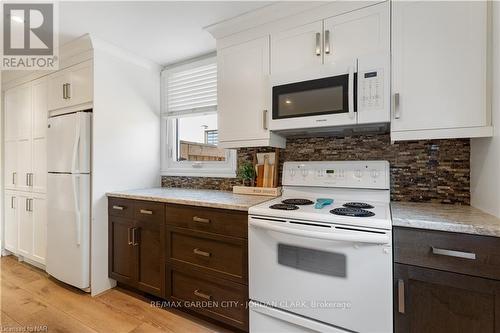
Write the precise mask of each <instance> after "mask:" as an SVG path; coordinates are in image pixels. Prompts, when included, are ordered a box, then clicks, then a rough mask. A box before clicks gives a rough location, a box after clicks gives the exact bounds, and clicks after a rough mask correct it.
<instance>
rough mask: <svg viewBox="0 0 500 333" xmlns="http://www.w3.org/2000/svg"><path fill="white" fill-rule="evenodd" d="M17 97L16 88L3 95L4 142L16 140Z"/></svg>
mask: <svg viewBox="0 0 500 333" xmlns="http://www.w3.org/2000/svg"><path fill="white" fill-rule="evenodd" d="M18 96H19V94H18V90H17V89H16V88H13V89H9V90H7V91H5V95H4V121H5V127H4V128H5V136H4V138H5V141H11V140H17V118H18V117H17V103H18Z"/></svg>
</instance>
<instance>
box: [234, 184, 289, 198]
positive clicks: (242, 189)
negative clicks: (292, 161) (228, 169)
mask: <svg viewBox="0 0 500 333" xmlns="http://www.w3.org/2000/svg"><path fill="white" fill-rule="evenodd" d="M233 193H235V194H250V195H265V196H268V197H279V196H280V195H281V186H280V187H251V186H233Z"/></svg>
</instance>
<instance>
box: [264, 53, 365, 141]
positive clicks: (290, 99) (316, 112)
mask: <svg viewBox="0 0 500 333" xmlns="http://www.w3.org/2000/svg"><path fill="white" fill-rule="evenodd" d="M338 69H339V68H338V67H336V68H335V69H334V70H335V71H336V73H337V74H335V75H333V76H328V77H322V78H317V79H312V80H307V81H301V82H294V83H286V84H281V85H274V86H273V91H272V93H273V110H272V120H271V124H270V128H271V130H275V131H287V130H295V129H314V128H321V127H334V126H342V125H353V124H356V113H355V95H356V92H355V89H356V84H355V81H356V77H355V76H356V66H355V62H352V63H351V66H346V67H344V68H343V69H344V70H343V71H342V72H341V73H340V74H339V73H338ZM332 72H333V70H332Z"/></svg>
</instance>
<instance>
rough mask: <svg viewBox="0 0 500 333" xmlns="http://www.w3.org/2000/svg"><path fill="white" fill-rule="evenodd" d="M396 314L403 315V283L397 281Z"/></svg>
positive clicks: (400, 280) (402, 281)
mask: <svg viewBox="0 0 500 333" xmlns="http://www.w3.org/2000/svg"><path fill="white" fill-rule="evenodd" d="M398 312H399V313H403V314H404V313H405V282H404V280H402V279H399V280H398Z"/></svg>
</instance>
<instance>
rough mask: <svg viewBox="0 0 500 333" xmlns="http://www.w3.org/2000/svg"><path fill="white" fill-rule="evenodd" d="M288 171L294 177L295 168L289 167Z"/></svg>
mask: <svg viewBox="0 0 500 333" xmlns="http://www.w3.org/2000/svg"><path fill="white" fill-rule="evenodd" d="M288 173H289V174H290V176H291V177H295V169H289V170H288Z"/></svg>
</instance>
